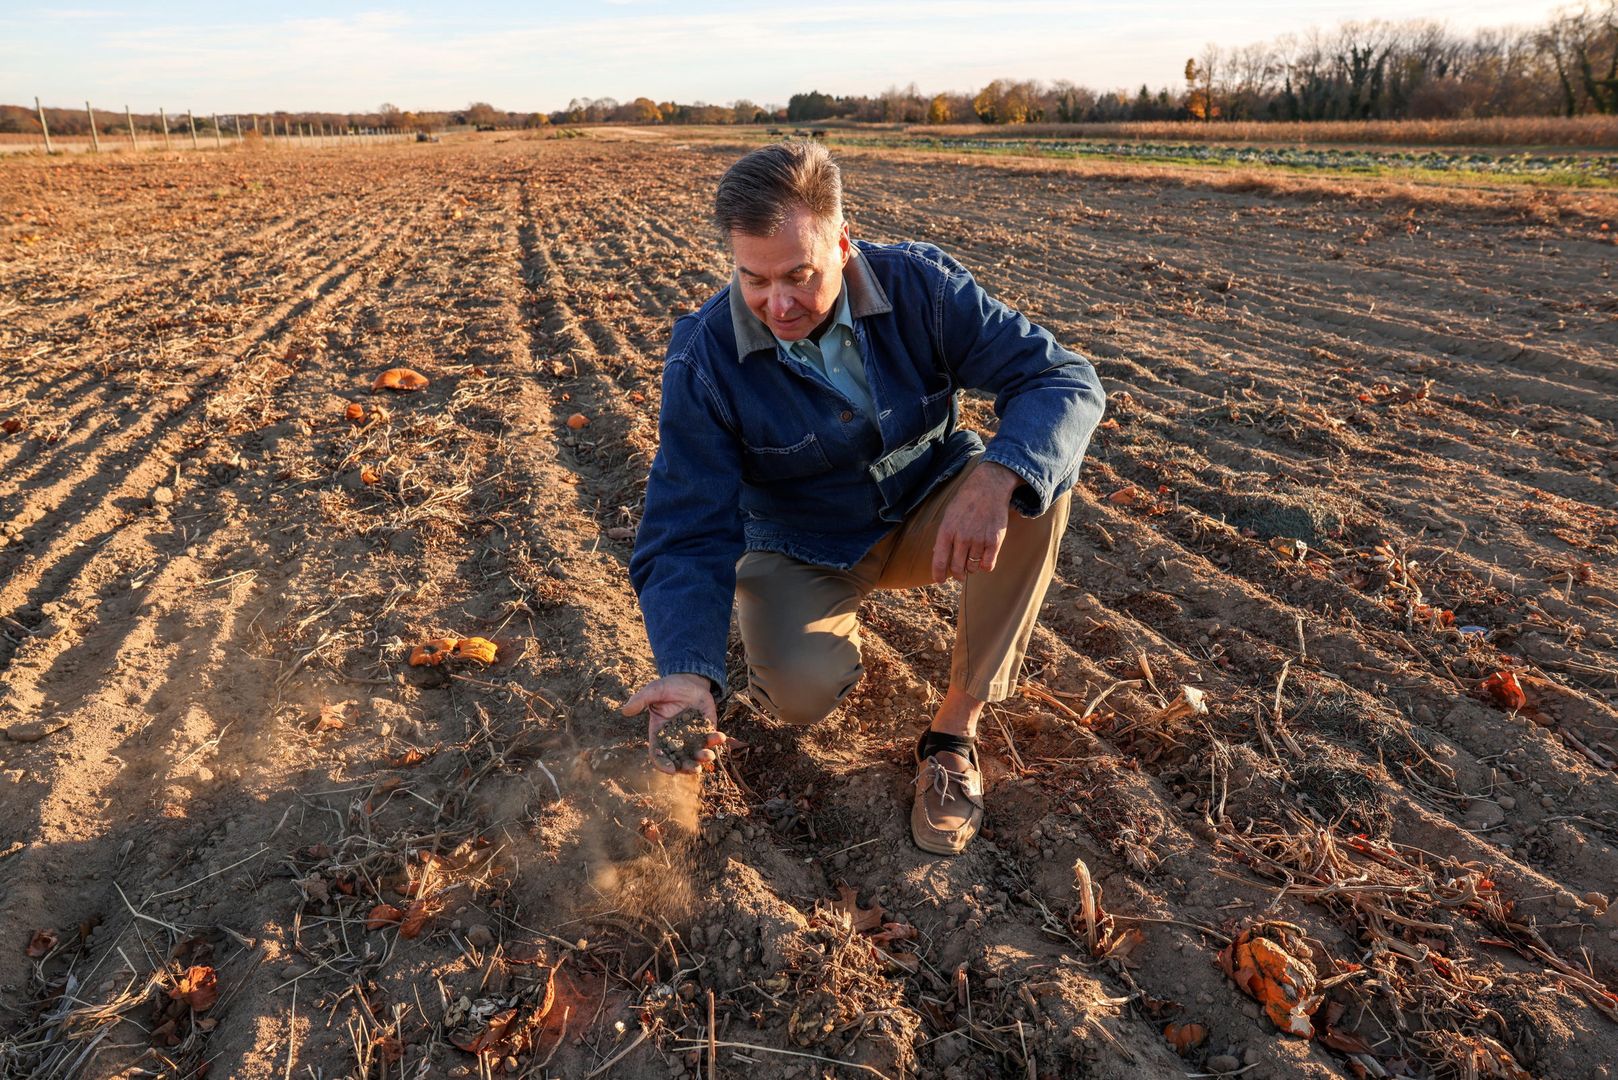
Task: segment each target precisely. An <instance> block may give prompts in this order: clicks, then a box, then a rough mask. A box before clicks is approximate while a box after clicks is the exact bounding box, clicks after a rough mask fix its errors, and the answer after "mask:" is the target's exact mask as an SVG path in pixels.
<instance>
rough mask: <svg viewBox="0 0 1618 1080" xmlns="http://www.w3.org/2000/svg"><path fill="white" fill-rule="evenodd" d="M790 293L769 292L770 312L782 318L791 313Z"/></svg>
mask: <svg viewBox="0 0 1618 1080" xmlns="http://www.w3.org/2000/svg"><path fill="white" fill-rule="evenodd" d="M792 305H793V301H792V294H791V293H786V292H778V293H771V294H770V314H771V315H774V316H775V317H776V318H778V319H784V318H786V317H787V316H788V315H790V314H791V313H792Z"/></svg>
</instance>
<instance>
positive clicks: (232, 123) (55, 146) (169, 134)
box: [0, 97, 417, 154]
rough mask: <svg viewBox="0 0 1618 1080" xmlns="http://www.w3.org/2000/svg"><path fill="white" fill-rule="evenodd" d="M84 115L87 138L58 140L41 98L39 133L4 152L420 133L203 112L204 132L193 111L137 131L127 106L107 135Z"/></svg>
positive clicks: (367, 139) (0, 143) (305, 143)
mask: <svg viewBox="0 0 1618 1080" xmlns="http://www.w3.org/2000/svg"><path fill="white" fill-rule="evenodd" d="M84 111H85V115H86V116H87V117H88V118H89V122H90V124H89V126H90V130H89V133H88V134H72V135H61V134H58V135H54V136H53V135H52V134H51V128H50V122H49V121H48V120H47V119H46V116H45V108H44V106H42V105H41V104H40V103H39V98H37V97H36V98H34V112H35V114H36V115H37V116H38V118H39V133H38V134H37V135H29V134H26V133H25V134H21V135H10V136H0V153H3V152H6V151H11V152H19V151H20V152H25V153H26V152H39V151H43V152H44V153H46V154H59V153H92V154H99V153H106V152H111V151H118V150H125V151H128V150H136V151H138V150H152V149H158V150H206V149H213V150H223V149H226V148H229V147H240V146H244V145H260V146H278V147H322V146H357V145H371V144H377V143H393V142H411V141H414V140H415V139H416V138H417V135H416V133H415V132H412V131H406V130H404V129H402V128H396V127H366V126H358V125H337V124H330V123H325V122H308V121H297V120H293V119H291V118H289V117H278V116H275V115H271V114H260V113H248V114H243V113H226V114H224V115H223V117H221V114H219V113H210V114H204V115H203V116H202V118H201V119H202V128H201V129H200V130H199V129H198V127H197V121H198V116H197V114H196V113H195V112H193V111H192V110H189V109H187V110H186V111H185V112H184V113H176V114H175V115H174V116H172V117H171V116H169V114H168V112H167V111H166V110H164V109H158V110H157V115H158V122H159V123H158V128H157V129H156V130H151V131H146V132H137V130H136V128H135V118H134V115H133V114H132V113H131V112H130V110H129V106H127V105H126V106H124V129H123V130H122V131H107V132H105V133H103V132H102V131H100V130H98V129H97V127H96V114H95V109H94V108H93V107H92V106H91V105H90V103H89V102H88V101H86V102H85V103H84ZM103 112H105V110H103ZM58 118H60V114H58ZM210 120H211V121H212V123H211V124H210V123H209V121H210Z"/></svg>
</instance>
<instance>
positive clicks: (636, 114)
mask: <svg viewBox="0 0 1618 1080" xmlns="http://www.w3.org/2000/svg"><path fill="white" fill-rule="evenodd" d="M620 112H621V113H622V114H623V119H625V120H628V121H629V122H630V123H632V124H657V123H661V122H662V120H663V110H662V109H659V108H658V107H657V102H655V101H653V100H652V99H651V98H648V97H638V98H636V99H635V100H634V101H631V102H630V103H629V104H628V105H625V106H624V107H623V108H622V109H621V110H620Z"/></svg>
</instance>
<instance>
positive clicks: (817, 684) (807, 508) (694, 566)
mask: <svg viewBox="0 0 1618 1080" xmlns="http://www.w3.org/2000/svg"><path fill="white" fill-rule="evenodd" d="M715 219H716V222H717V224H718V226H719V233H720V235H721V236H722V237H723V238H724V239H725V240H726V241H727V242H728V244H729V247H730V250H731V253H732V255H733V256H734V259H735V274H734V276H733V277H732V279H731V282H730V285H729V286H728V287H727V288H724V289H721V290H720V291H719V293H718V295H716V296H714V297H713V298H712V299H711V300H709V301H708V302H707V303H706V304H704V305H703V306H702V309H701V310H700V311H698V312H696V313H695V314H692V315H687V316H685V317H684V318H682V319H680V320H679V321H678V322H677V323H676V324H675V326H674V336H673V339H672V340H671V341H670V343H669V351H668V359H667V361H666V363H665V366H664V371H663V405H662V414H661V418H660V422H659V432H660V435H659V437H660V440H661V442H660V445H659V448H658V452H657V458H656V460H655V461H654V462H653V463H652V471H651V476H650V478H649V479H648V481H647V485H646V510H645V515H644V517H643V518H642V520H641V525H640V532H639V536H638V537H637V539H636V545H635V554H634V556H633V558H632V559H631V560H630V564H629V574H630V579H631V581H632V582H633V583H634V586H635V591H636V594H637V595H638V596H639V597H640V605H641V611H642V614H643V615H644V617H645V620H646V633H647V636H648V638H649V639H650V641H651V646H652V652H653V654H654V655H655V656H656V659H657V669H658V672H659V674H660V676H661V677H660V678H658V679H657V680H656V681H654V682H652V683H650V684H648V685H647V686H645V687H644V688H642V689H641V690H640V691H639V692H638V693H637V694H635V695H634V696H633V697H632V698H631V699H630V700H629V701H628V702H626V703H625V705H624V710H623V711H624V713H625V714H626V715H635V714H637V713H639V712H641V711H643V710H647V709H649V710H650V713H649V725H648V735H649V738H650V743H651V747H652V752H653V760H654V763H656V764H657V765H658V767H660V768H663V769H664V770H665V771H671V770H672V769H673V768H674V765H673V763H672V762H671V761H670V760H669V759H668V758H667V757H666V756H664V755H661V754H660V753H659V752H658V741H657V734H658V730H659V728H660V727H661V726H662V725H663V724H664V723H665V722H666V721H667V720H669V719H670V718H672V717H674V716H676V715H678V714H679V713H681V712H682V711H684V710H687V709H697V710H701V712H702V714H703V715H704V716H705V717H706V718H707V720H708V722H709V724H714V723H717V714H716V712H715V708H714V695H716V694H721V693H723V691H724V689H725V644H726V637H727V632H728V630H729V625H730V610H731V601H732V598H733V597H734V598H735V600H736V603H737V606H738V623H739V625H740V628H741V636H742V643H743V645H744V646H745V648H746V651H747V668H748V682H749V685H750V689H751V692H752V694H753V695H754V696H755V697H756V698H757V700H758V701H759V702H760V703H762V704H763V705H764V706H765V707H766V708H768V709H769V710H770V711H771V712H772V713H773V714H774V715H775V716H777V717H778V718H780V719H781V720H783V721H785V722H787V723H790V724H812V723H815V722H817V721H819V720H821V719H823V718H824V717H825V716H826V715H827V714H828V713H830V712H831V711H832V710H833V709H835V708H836V707H837V704H838V702H840V701H842V700H843V698H844V697H845V696H847V694H848V692H849V691H850V690H852V689H853V688H854V686H855V685H856V684H857V683H858V682H859V681H860V676H861V675H862V674H863V672H864V668H863V667H862V666H861V664H860V647H859V628H858V624H857V621H856V613H857V611H858V609H859V605H860V601H861V600H862V599H863V598H864V597H865V595H866V594H867V593H869V592H870V591H871V590H872V589H912V588H917V587H919V586H923V585H929V584H932V583H934V582H940V581H943V580H944V579H945V578H948V577H954V578H957V579H959V580H961V581H962V582H964V585H963V588H962V596H961V603H960V615H959V620H958V623H957V627H956V638H955V648H954V656H953V661H952V663H951V667H950V683H949V692H948V693H947V694H946V695H945V697H944V700H943V703H942V704H941V705H940V706H939V708H938V712H937V713H936V714H935V715H934V716H933V718H932V724H931V726H930V727H929V728H928V730H927V731H926V732H925V733H924V734H923V735H922V736H921V737H920V739H919V740H918V741H917V744H916V749H915V758H916V764H917V770H918V771H917V774H916V781H915V802H914V806H913V808H912V811H911V817H910V823H911V833H912V835H913V836H914V838H915V841H916V843H917V844H918V845H919V846H920V847H921V848H922V849H923V850H925V851H929V852H934V853H938V854H955V853H957V852H959V851H961V850H962V849H964V848H965V847H966V845H967V843H968V842H970V841H971V839H972V837H974V836H976V835H977V832H978V830H979V828H980V826H981V824H982V821H983V794H982V792H983V784H982V776H981V774H980V773H979V770H978V755H977V751H976V748H975V739H976V735H977V724H978V716H979V714H980V713H982V711H983V704H984V702H988V701H999V700H1001V699H1003V698H1006V697H1008V696H1009V695H1010V694H1011V693H1012V691H1013V690H1014V689H1015V687H1016V683H1017V675H1018V670H1019V668H1020V666H1021V664H1022V659H1023V653H1024V651H1025V650H1026V649H1027V647H1028V639H1029V636H1030V635H1031V634H1032V633H1033V628H1034V620H1035V619H1036V618H1037V617H1038V615H1039V605H1040V602H1041V601H1042V599H1043V598H1044V595H1045V590H1046V587H1047V586H1048V585H1049V583H1050V579H1051V574H1052V572H1053V570H1054V568H1055V563H1056V554H1057V550H1058V547H1059V545H1060V542H1061V536H1062V531H1063V529H1064V528H1065V527H1066V525H1067V517H1068V506H1069V502H1070V495H1069V489H1070V488H1071V487H1072V485H1073V482H1074V479H1075V477H1076V476H1077V474H1078V470H1079V462H1080V460H1081V459H1082V458H1083V457H1084V451H1085V448H1086V446H1087V445H1088V444H1089V442H1090V436H1091V434H1092V433H1094V431H1095V429H1096V425H1097V424H1098V423H1099V422H1100V420H1101V413H1102V409H1103V407H1104V403H1105V397H1104V395H1103V393H1102V390H1101V384H1100V382H1099V380H1098V379H1097V378H1096V373H1095V369H1094V368H1093V367H1092V366H1091V365H1090V363H1089V361H1087V360H1085V359H1084V358H1083V357H1081V356H1078V355H1077V354H1075V353H1073V352H1070V351H1068V350H1067V349H1064V348H1062V347H1061V346H1060V345H1058V344H1057V343H1056V342H1055V341H1054V340H1053V339H1052V338H1051V335H1050V334H1049V333H1047V332H1046V331H1044V330H1042V329H1040V328H1039V327H1037V326H1034V325H1033V324H1031V323H1030V322H1028V320H1027V319H1025V318H1023V317H1022V316H1021V315H1019V314H1018V313H1017V312H1015V311H1012V310H1011V309H1010V308H1007V307H1006V306H1005V305H1003V304H1001V303H1000V302H999V301H997V300H995V299H993V298H992V297H990V296H988V295H987V294H986V293H984V291H983V290H982V289H981V288H979V287H978V285H977V283H976V282H975V281H973V279H972V276H971V275H970V274H969V273H967V271H966V270H965V269H964V268H962V266H961V265H960V264H959V263H957V262H956V261H955V260H954V259H952V258H950V257H949V256H948V255H946V254H944V253H943V252H942V251H940V250H939V249H938V248H936V247H933V246H932V245H930V244H923V243H900V244H871V243H867V242H865V241H863V240H850V238H849V234H848V224H847V223H846V222H845V221H844V220H843V205H842V179H841V176H840V174H839V172H838V168H837V165H836V164H835V163H834V162H833V161H832V159H831V157H830V155H829V154H828V153H827V151H826V149H825V148H824V147H823V146H820V145H817V144H813V143H788V144H778V145H773V146H767V147H763V148H761V149H758V150H755V151H753V152H752V153H749V154H748V155H746V156H745V157H743V158H742V159H741V160H739V161H737V162H736V163H735V164H734V165H732V166H731V167H730V169H729V171H727V172H726V173H725V175H724V178H723V179H722V180H720V182H719V190H718V194H717V197H716V199H715ZM962 388H969V389H979V390H986V391H988V392H990V393H992V394H994V395H995V403H994V411H995V413H996V414H997V415H998V416H999V418H1000V423H999V430H998V433H997V434H996V435H995V436H994V437H993V438H992V439H990V440H989V443H988V446H987V448H985V447H984V444H983V442H982V440H981V439H979V438H978V436H977V435H976V434H975V433H974V432H971V431H963V430H958V429H957V428H956V418H957V403H956V391H957V390H959V389H962ZM1013 509H1015V510H1016V511H1017V512H1016V513H1011V512H1010V511H1011V510H1013ZM703 756H707V755H703Z"/></svg>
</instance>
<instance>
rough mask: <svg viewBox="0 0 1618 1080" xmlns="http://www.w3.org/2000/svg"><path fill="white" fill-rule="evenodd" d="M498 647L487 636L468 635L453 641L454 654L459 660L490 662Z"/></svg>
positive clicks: (492, 661) (492, 660)
mask: <svg viewBox="0 0 1618 1080" xmlns="http://www.w3.org/2000/svg"><path fill="white" fill-rule="evenodd" d="M499 651H500V649H499V647H498V646H497V645H495V643H494V642H492V641H490V640H489V639H488V638H480V637H469V638H462V639H461V640H459V641H457V642H456V643H455V656H456V658H457V659H459V660H476V661H477V662H478V663H480V664H492V663H494V658H495V656H496V654H497V653H499Z"/></svg>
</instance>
